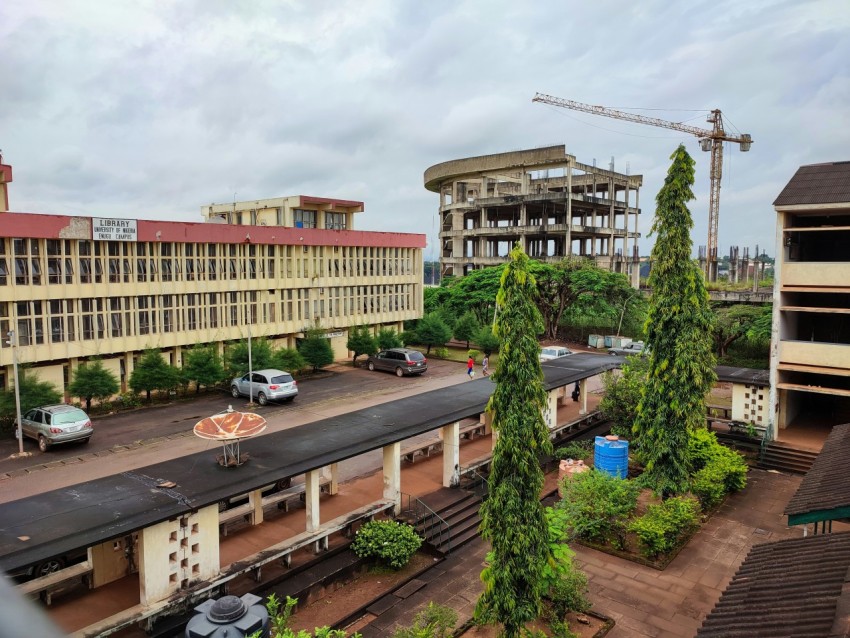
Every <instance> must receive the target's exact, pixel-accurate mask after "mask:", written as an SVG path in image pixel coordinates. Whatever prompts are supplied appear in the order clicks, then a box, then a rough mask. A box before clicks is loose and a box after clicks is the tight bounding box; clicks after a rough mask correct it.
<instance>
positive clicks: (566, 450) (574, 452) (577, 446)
mask: <svg viewBox="0 0 850 638" xmlns="http://www.w3.org/2000/svg"><path fill="white" fill-rule="evenodd" d="M592 454H593V441H592V440H590V439H586V440H584V441H570V442H569V443H567V444H566V445H564V446H563V447H559V448H558V449H557V450H555V458H557V459H574V460H579V459H581V460H582V461H586V460H587V459H589V458H590V456H591V455H592Z"/></svg>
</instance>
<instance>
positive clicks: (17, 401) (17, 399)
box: [6, 330, 24, 456]
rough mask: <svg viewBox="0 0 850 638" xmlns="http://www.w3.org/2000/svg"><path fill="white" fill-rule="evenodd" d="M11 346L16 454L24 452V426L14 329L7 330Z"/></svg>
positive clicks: (16, 336)
mask: <svg viewBox="0 0 850 638" xmlns="http://www.w3.org/2000/svg"><path fill="white" fill-rule="evenodd" d="M6 343H8V344H9V345H10V346H12V371H13V372H12V373H13V374H14V376H15V415H16V416H17V418H18V420H17V423H18V428H17V432H16V433H17V436H18V454H19V455H21V456H23V454H24V426H23V423H22V422H21V390H20V388H19V387H18V333H17V332H16V331H14V330H10V331H9V341H7V342H6Z"/></svg>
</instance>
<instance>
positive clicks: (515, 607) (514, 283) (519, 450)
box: [475, 246, 552, 638]
mask: <svg viewBox="0 0 850 638" xmlns="http://www.w3.org/2000/svg"><path fill="white" fill-rule="evenodd" d="M528 262H529V259H528V257H527V256H526V254H525V253H524V252H523V250H522V248H520V247H519V246H516V247H515V248H514V249H513V250H512V251H511V261H510V262H509V263H508V265H507V267H506V268H505V269H504V271H503V274H502V280H501V288H500V289H499V293H498V295H497V297H496V303H497V305H498V307H499V313H498V316H497V319H496V326H495V330H496V333H497V335H498V337H499V340H500V344H501V346H500V350H499V352H500V355H499V357H500V359H499V367H498V369H497V370H496V371H495V372H494V373H493V375H492V377H491V378H492V379H493V381H494V382H495V383H496V388H495V390H494V392H493V395H492V396H491V398H490V402H489V404H488V406H487V410H488V411H489V412H492V414H493V429H494V431H495V432H496V433H497V434H498V439H497V442H496V447H495V449H494V450H493V461H492V471H491V474H490V479H489V489H490V495H489V497H488V498H487V500H486V501H485V502H484V504H483V505H482V506H481V519H482V520H481V534H482V536H483V537H484V538H485V539H486V540H488V541H489V542H490V545H491V551H490V553H489V554H488V561H487V562H488V565H487V567H486V568H485V569H484V571H483V572H482V574H481V578H482V580H483V581H484V593H483V594H482V595H481V597H480V598H479V600H478V605H477V607H476V612H475V613H476V617H478V618H479V619H482V620H484V619H486V620H491V619H492V620H496V621H497V622H499V623H501V624H502V625H503V627H504V631H505V635H506V636H508V637H509V638H510V637H513V636H518V635H519V634H520V632H521V631H522V628H523V626H524V625H525V623H527V622H528V621H530V620H532V619H534V618H536V617H537V616H538V614H539V612H540V595H541V589H542V578H541V577H542V574H543V570H544V567H545V566H546V564H547V561H548V560H549V557H550V549H549V546H548V531H547V530H548V527H547V522H546V514H545V511H544V508H543V507H542V505H541V504H540V490H541V489H542V487H543V470H542V469H541V467H540V455H542V454H551V453H552V444H551V442H550V440H549V433H548V431H547V428H546V423H545V422H544V420H543V412H542V410H543V408H544V407H545V406H546V392H545V390H544V389H543V373H542V372H541V369H540V362H539V361H538V358H537V357H538V354H539V350H540V346H539V344H538V342H537V335H538V334H539V333H540V332H541V330H542V327H543V320H542V318H541V316H540V311H539V310H538V309H537V306H536V305H535V303H534V287H535V280H534V277H533V276H532V275H531V274H530V273H529V263H528Z"/></svg>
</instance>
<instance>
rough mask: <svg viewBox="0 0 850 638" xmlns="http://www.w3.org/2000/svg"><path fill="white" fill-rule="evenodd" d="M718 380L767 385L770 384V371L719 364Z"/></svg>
mask: <svg viewBox="0 0 850 638" xmlns="http://www.w3.org/2000/svg"><path fill="white" fill-rule="evenodd" d="M716 370H717V380H718V381H728V382H730V383H745V384H747V385H757V386H760V387H767V386H769V385H770V371H768V370H757V369H756V368H736V367H733V366H717V368H716Z"/></svg>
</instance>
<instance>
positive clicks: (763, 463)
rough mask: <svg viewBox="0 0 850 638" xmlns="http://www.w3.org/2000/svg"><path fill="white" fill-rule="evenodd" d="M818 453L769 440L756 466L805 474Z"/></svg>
mask: <svg viewBox="0 0 850 638" xmlns="http://www.w3.org/2000/svg"><path fill="white" fill-rule="evenodd" d="M817 456H818V453H817V452H812V451H810V450H800V449H796V448H793V447H790V446H788V445H784V444H782V443H777V442H775V441H771V442H769V443H768V444H767V445H766V446H765V448H764V454H762V456H761V458H759V461H758V464H757V465H756V467H758V468H760V469H763V470H778V471H780V472H792V473H794V474H806V473H807V472H808V471H809V470H810V469H811V468H812V463H814V461H815V459H816V458H817Z"/></svg>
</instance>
